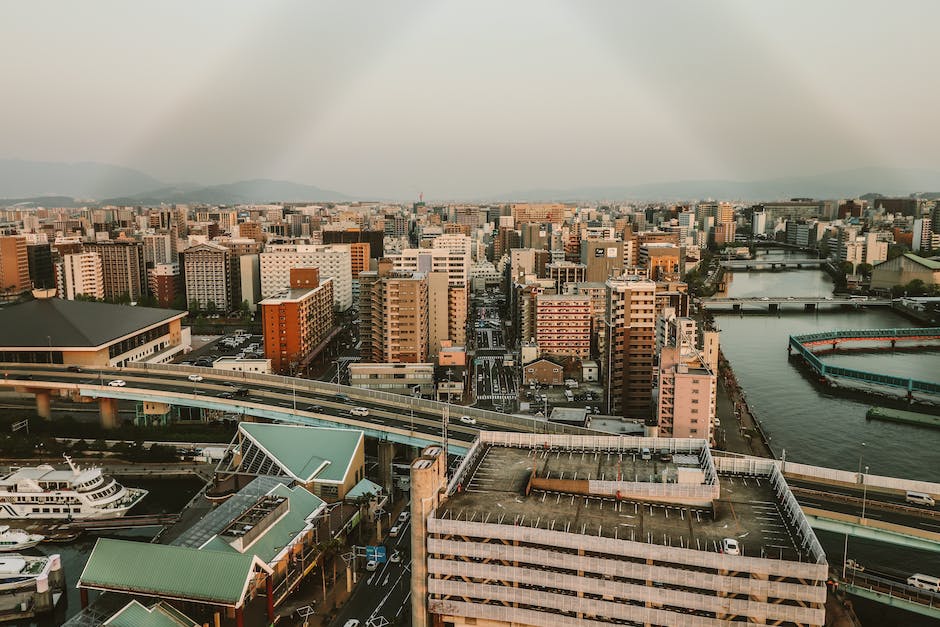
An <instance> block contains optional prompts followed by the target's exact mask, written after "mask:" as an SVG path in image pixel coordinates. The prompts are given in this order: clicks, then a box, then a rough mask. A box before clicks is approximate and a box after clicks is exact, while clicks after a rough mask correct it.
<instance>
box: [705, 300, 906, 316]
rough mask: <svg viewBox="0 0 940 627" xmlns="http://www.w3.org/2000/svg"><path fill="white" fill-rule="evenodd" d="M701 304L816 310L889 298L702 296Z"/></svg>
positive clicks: (715, 307)
mask: <svg viewBox="0 0 940 627" xmlns="http://www.w3.org/2000/svg"><path fill="white" fill-rule="evenodd" d="M699 302H700V303H701V306H702V307H704V308H705V309H708V310H709V311H717V310H726V311H768V312H776V311H780V310H781V309H786V310H788V311H789V310H794V311H799V310H802V311H816V310H817V309H820V308H828V307H839V308H842V307H855V308H860V307H890V306H891V299H889V298H865V299H861V298H851V297H848V296H763V297H750V298H728V297H711V298H702V299H701V300H700V301H699Z"/></svg>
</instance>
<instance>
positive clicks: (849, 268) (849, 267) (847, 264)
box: [839, 261, 855, 275]
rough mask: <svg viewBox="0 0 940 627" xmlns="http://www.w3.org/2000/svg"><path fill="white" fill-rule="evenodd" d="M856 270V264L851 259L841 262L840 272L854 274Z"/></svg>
mask: <svg viewBox="0 0 940 627" xmlns="http://www.w3.org/2000/svg"><path fill="white" fill-rule="evenodd" d="M854 271H855V264H854V263H852V262H851V261H843V262H842V263H840V264H839V272H841V273H842V274H845V275H849V274H852V273H853V272H854Z"/></svg>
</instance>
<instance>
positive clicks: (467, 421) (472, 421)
mask: <svg viewBox="0 0 940 627" xmlns="http://www.w3.org/2000/svg"><path fill="white" fill-rule="evenodd" d="M460 422H462V423H464V424H465V425H475V424H476V423H477V419H476V418H474V417H472V416H461V417H460Z"/></svg>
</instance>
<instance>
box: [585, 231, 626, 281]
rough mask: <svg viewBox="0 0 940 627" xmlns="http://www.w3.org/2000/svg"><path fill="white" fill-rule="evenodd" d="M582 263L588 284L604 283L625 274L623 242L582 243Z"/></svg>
mask: <svg viewBox="0 0 940 627" xmlns="http://www.w3.org/2000/svg"><path fill="white" fill-rule="evenodd" d="M581 263H583V264H584V265H585V266H586V267H587V270H586V271H585V279H584V280H585V281H587V282H588V283H603V282H604V281H606V280H607V279H609V278H611V277H618V276H620V274H621V273H622V272H623V242H621V241H620V240H603V239H586V240H582V241H581Z"/></svg>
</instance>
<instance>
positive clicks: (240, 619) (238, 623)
mask: <svg viewBox="0 0 940 627" xmlns="http://www.w3.org/2000/svg"><path fill="white" fill-rule="evenodd" d="M235 627H245V608H243V607H242V606H238V607H236V608H235Z"/></svg>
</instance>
